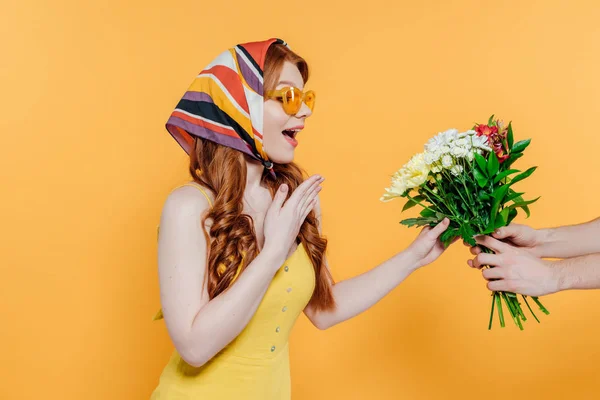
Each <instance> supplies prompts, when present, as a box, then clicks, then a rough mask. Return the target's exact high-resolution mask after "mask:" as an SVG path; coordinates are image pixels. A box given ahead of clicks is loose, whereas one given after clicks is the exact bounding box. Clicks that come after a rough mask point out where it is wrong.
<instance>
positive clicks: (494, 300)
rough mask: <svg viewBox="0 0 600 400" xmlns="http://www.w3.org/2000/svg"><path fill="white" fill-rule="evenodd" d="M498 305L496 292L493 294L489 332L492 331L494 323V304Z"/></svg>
mask: <svg viewBox="0 0 600 400" xmlns="http://www.w3.org/2000/svg"><path fill="white" fill-rule="evenodd" d="M495 303H496V292H492V312H490V324H489V325H488V330H490V329H492V321H493V320H494V304H495Z"/></svg>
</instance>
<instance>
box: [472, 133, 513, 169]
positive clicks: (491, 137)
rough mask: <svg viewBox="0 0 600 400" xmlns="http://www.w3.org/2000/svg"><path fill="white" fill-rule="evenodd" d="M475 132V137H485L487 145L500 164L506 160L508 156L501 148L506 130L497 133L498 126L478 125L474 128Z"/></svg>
mask: <svg viewBox="0 0 600 400" xmlns="http://www.w3.org/2000/svg"><path fill="white" fill-rule="evenodd" d="M475 132H477V136H487V138H488V145H489V146H490V147H491V148H492V149H493V150H494V153H496V156H498V161H500V163H503V162H504V161H505V160H506V159H507V158H508V154H506V152H505V151H504V146H503V143H504V142H505V141H506V132H507V131H506V129H502V131H501V132H498V126H496V125H492V126H490V125H483V124H479V125H477V126H475Z"/></svg>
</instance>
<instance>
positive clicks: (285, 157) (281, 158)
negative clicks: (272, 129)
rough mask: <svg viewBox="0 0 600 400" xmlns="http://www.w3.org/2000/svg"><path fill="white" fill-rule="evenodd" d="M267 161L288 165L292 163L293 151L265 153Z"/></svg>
mask: <svg viewBox="0 0 600 400" xmlns="http://www.w3.org/2000/svg"><path fill="white" fill-rule="evenodd" d="M267 155H268V156H269V160H271V161H273V162H274V163H275V164H289V163H291V162H292V161H294V151H293V150H292V151H285V152H283V151H282V152H277V153H276V154H270V153H267Z"/></svg>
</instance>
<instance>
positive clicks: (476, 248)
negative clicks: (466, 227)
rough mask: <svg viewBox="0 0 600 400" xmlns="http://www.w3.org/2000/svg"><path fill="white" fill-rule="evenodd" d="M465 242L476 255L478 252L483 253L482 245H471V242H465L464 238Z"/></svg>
mask: <svg viewBox="0 0 600 400" xmlns="http://www.w3.org/2000/svg"><path fill="white" fill-rule="evenodd" d="M463 244H464V245H465V246H467V247H468V248H469V251H470V252H471V254H473V255H474V256H476V255H477V254H479V253H481V247H479V246H471V245H470V244H469V243H467V242H465V241H464V240H463Z"/></svg>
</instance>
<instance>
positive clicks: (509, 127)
mask: <svg viewBox="0 0 600 400" xmlns="http://www.w3.org/2000/svg"><path fill="white" fill-rule="evenodd" d="M507 139H508V148H509V149H512V148H513V141H514V139H513V130H512V121H511V122H509V123H508V135H507Z"/></svg>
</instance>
